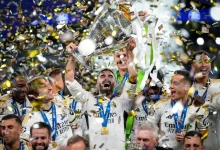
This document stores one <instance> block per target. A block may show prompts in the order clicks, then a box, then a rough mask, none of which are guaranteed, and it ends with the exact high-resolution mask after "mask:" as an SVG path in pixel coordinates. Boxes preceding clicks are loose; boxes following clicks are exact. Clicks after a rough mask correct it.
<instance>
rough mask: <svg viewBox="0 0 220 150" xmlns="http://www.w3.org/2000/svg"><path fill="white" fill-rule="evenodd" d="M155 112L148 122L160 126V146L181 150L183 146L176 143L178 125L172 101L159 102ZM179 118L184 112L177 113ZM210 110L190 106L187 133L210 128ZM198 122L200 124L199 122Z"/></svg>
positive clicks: (186, 125) (154, 107) (151, 114)
mask: <svg viewBox="0 0 220 150" xmlns="http://www.w3.org/2000/svg"><path fill="white" fill-rule="evenodd" d="M153 109H154V112H151V113H149V115H148V121H150V122H152V123H154V124H155V125H158V124H159V129H160V135H161V137H160V139H159V146H162V147H170V148H173V149H174V150H180V149H181V144H180V143H178V142H177V141H176V125H175V121H174V112H173V107H172V105H171V100H170V99H164V100H159V101H158V102H157V103H156V104H155V105H154V106H153ZM177 112H178V116H179V117H180V116H181V113H182V110H179V111H177ZM207 116H208V110H206V109H204V108H202V107H195V106H194V105H192V104H191V101H190V102H189V105H188V110H187V113H186V118H185V122H184V128H185V130H186V131H190V130H199V129H206V128H207V127H208V119H207ZM197 120H198V122H197Z"/></svg>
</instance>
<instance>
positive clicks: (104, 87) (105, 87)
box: [102, 82, 111, 90]
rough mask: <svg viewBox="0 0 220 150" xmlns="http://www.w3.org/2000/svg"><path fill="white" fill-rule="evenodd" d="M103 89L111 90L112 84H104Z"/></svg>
mask: <svg viewBox="0 0 220 150" xmlns="http://www.w3.org/2000/svg"><path fill="white" fill-rule="evenodd" d="M102 88H103V90H108V89H110V88H111V82H104V83H103V84H102Z"/></svg>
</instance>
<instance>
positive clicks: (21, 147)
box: [3, 141, 24, 150]
mask: <svg viewBox="0 0 220 150" xmlns="http://www.w3.org/2000/svg"><path fill="white" fill-rule="evenodd" d="M3 150H8V149H7V148H6V146H5V145H4V149H3ZM19 150H24V146H23V144H22V142H21V141H20V146H19Z"/></svg>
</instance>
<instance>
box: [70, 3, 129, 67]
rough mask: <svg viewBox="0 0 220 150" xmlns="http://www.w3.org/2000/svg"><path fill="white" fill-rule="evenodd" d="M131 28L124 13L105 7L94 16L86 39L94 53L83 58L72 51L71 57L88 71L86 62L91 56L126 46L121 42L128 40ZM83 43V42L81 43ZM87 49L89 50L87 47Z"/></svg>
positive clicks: (78, 52) (80, 54) (77, 52)
mask: <svg viewBox="0 0 220 150" xmlns="http://www.w3.org/2000/svg"><path fill="white" fill-rule="evenodd" d="M131 29H132V26H131V23H130V22H129V21H128V20H127V18H126V17H125V16H124V12H122V11H119V10H117V9H111V8H109V7H108V6H107V5H105V6H104V9H103V10H102V11H101V12H100V13H99V14H98V15H97V16H96V18H95V20H94V23H93V25H92V26H91V28H90V33H89V36H88V37H87V39H91V40H92V41H93V42H94V43H95V45H96V47H95V50H94V52H92V53H91V54H90V55H88V56H85V55H83V54H82V52H81V53H80V51H74V52H73V56H74V57H75V58H76V59H77V61H78V62H79V63H80V64H82V65H83V66H84V67H85V68H87V69H89V68H90V67H89V66H88V65H89V64H88V61H89V59H90V58H91V57H92V56H94V55H95V56H96V55H102V54H109V53H112V52H114V51H117V50H120V49H122V48H124V47H126V46H127V43H123V44H122V41H125V40H128V39H129V38H130V34H131V31H132V30H131ZM82 42H83V41H82ZM88 48H90V47H89V46H88ZM88 51H90V50H89V49H88Z"/></svg>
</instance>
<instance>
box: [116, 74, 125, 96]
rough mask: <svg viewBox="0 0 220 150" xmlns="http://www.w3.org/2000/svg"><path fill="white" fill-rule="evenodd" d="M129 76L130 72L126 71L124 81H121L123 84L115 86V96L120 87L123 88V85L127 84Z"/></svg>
mask: <svg viewBox="0 0 220 150" xmlns="http://www.w3.org/2000/svg"><path fill="white" fill-rule="evenodd" d="M128 77H129V73H128V72H126V73H125V75H124V77H123V79H122V81H121V84H120V85H119V86H118V87H116V88H115V90H114V93H113V95H114V96H116V95H117V94H118V91H119V89H123V87H124V85H125V82H126V81H127V79H128ZM117 78H118V77H117ZM116 81H117V82H118V79H116Z"/></svg>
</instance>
